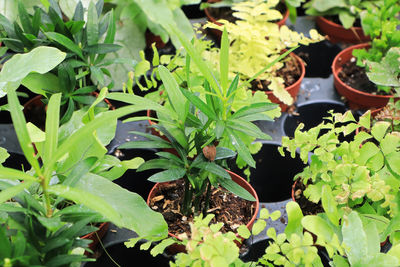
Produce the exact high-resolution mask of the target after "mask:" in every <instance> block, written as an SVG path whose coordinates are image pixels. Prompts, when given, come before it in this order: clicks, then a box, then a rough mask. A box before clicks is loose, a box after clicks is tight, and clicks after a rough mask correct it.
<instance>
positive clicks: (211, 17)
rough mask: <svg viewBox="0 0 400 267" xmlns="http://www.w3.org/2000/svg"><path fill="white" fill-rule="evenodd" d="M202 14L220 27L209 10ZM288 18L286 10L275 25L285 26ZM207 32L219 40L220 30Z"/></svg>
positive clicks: (212, 0) (211, 1) (216, 0)
mask: <svg viewBox="0 0 400 267" xmlns="http://www.w3.org/2000/svg"><path fill="white" fill-rule="evenodd" d="M220 1H221V0H208V1H207V2H208V3H216V2H220ZM204 13H205V14H206V16H207V18H208V20H209V21H211V22H212V23H214V24H217V25H219V26H221V25H222V24H221V23H219V22H217V20H218V19H217V18H215V17H213V16H212V15H211V13H210V8H205V9H204ZM288 17H289V10H288V9H286V12H285V14H283V18H282V19H281V20H280V21H278V22H277V23H276V24H278V25H279V27H281V26H283V25H285V24H286V20H287V19H288ZM209 30H210V31H211V33H212V34H213V35H214V36H216V37H217V39H218V40H220V39H221V36H222V32H221V31H220V30H217V29H209Z"/></svg>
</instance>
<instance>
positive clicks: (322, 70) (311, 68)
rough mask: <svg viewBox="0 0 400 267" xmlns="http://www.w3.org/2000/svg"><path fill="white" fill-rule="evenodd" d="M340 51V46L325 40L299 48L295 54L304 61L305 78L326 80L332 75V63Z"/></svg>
mask: <svg viewBox="0 0 400 267" xmlns="http://www.w3.org/2000/svg"><path fill="white" fill-rule="evenodd" d="M341 50H342V49H341V48H340V46H338V45H336V44H332V43H331V42H329V41H327V40H325V41H322V42H318V43H314V44H309V45H308V46H300V47H299V48H297V49H296V50H295V53H296V54H297V55H298V56H300V57H301V58H302V59H303V60H304V63H305V66H306V77H320V78H328V77H329V76H330V75H331V74H332V69H331V67H332V62H333V60H334V59H335V57H336V55H337V54H338V53H339V52H340V51H341Z"/></svg>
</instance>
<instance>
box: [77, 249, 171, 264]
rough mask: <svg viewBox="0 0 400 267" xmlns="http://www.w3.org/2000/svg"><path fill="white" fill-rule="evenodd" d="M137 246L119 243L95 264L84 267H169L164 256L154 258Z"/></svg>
mask: <svg viewBox="0 0 400 267" xmlns="http://www.w3.org/2000/svg"><path fill="white" fill-rule="evenodd" d="M139 247H140V245H139V244H137V245H136V246H135V247H134V248H127V247H126V246H125V245H124V243H118V244H115V245H112V246H109V247H107V248H106V251H107V253H108V255H107V253H105V252H104V251H103V253H102V255H101V256H100V257H99V258H98V259H97V260H96V261H95V262H87V263H85V264H84V265H83V266H84V267H108V266H117V265H116V264H115V263H114V261H115V262H116V263H118V264H119V266H123V267H125V266H157V267H158V266H169V260H170V259H168V258H167V257H165V256H163V255H158V256H157V257H153V256H151V254H150V251H147V250H140V248H139Z"/></svg>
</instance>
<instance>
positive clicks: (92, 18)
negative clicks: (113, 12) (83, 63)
mask: <svg viewBox="0 0 400 267" xmlns="http://www.w3.org/2000/svg"><path fill="white" fill-rule="evenodd" d="M86 32H87V43H88V45H89V46H90V45H94V44H97V42H98V41H99V17H98V15H97V10H96V6H95V4H94V3H93V2H92V1H90V4H89V8H88V13H87V24H86Z"/></svg>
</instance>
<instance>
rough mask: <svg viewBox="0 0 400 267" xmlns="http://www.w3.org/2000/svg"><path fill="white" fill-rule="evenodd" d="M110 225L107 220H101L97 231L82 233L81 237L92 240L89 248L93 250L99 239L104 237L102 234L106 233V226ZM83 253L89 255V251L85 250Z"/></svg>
mask: <svg viewBox="0 0 400 267" xmlns="http://www.w3.org/2000/svg"><path fill="white" fill-rule="evenodd" d="M109 226H110V223H109V222H103V223H102V224H100V226H99V229H98V230H97V231H94V232H91V233H89V234H87V235H84V236H82V237H81V239H90V240H92V241H93V242H92V243H90V244H89V249H90V250H92V251H95V250H96V248H97V246H98V245H99V242H100V240H101V239H102V238H103V237H104V235H105V234H106V233H107V230H108V227H109ZM85 255H87V256H89V255H90V253H88V252H87V251H86V252H85Z"/></svg>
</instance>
